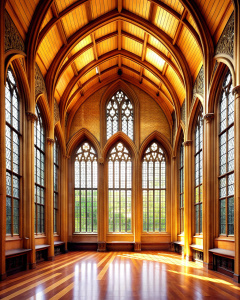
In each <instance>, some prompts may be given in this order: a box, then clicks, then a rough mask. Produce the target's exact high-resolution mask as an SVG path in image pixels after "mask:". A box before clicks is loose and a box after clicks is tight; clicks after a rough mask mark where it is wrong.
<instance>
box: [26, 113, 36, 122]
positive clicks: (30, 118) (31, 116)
mask: <svg viewBox="0 0 240 300" xmlns="http://www.w3.org/2000/svg"><path fill="white" fill-rule="evenodd" d="M26 115H27V120H28V121H31V122H32V123H34V122H35V121H37V120H38V117H37V116H36V115H35V114H34V113H32V112H30V111H27V112H26Z"/></svg>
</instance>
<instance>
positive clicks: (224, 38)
mask: <svg viewBox="0 0 240 300" xmlns="http://www.w3.org/2000/svg"><path fill="white" fill-rule="evenodd" d="M233 52H234V13H232V15H231V17H230V18H229V20H228V22H227V25H226V26H225V28H224V30H223V32H222V35H221V37H220V39H219V41H218V43H217V47H216V50H215V55H216V54H222V53H224V54H228V55H230V56H231V57H232V58H233Z"/></svg>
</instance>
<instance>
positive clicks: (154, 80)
mask: <svg viewBox="0 0 240 300" xmlns="http://www.w3.org/2000/svg"><path fill="white" fill-rule="evenodd" d="M143 75H144V76H146V77H147V78H149V79H150V80H151V81H152V82H154V83H155V84H156V85H157V86H158V85H159V83H160V80H159V79H158V78H157V77H156V76H154V75H153V74H152V73H151V72H149V71H148V70H146V69H144V71H143Z"/></svg>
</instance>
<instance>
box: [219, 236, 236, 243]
mask: <svg viewBox="0 0 240 300" xmlns="http://www.w3.org/2000/svg"><path fill="white" fill-rule="evenodd" d="M215 241H228V242H235V238H234V237H233V236H219V237H217V238H215Z"/></svg>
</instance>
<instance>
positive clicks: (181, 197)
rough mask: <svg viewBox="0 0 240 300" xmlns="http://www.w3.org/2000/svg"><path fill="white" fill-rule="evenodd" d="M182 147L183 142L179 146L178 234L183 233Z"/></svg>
mask: <svg viewBox="0 0 240 300" xmlns="http://www.w3.org/2000/svg"><path fill="white" fill-rule="evenodd" d="M183 172H184V147H183V142H182V143H181V146H180V163H179V183H180V189H179V192H180V195H179V197H180V203H179V208H180V232H181V233H182V232H184V173H183Z"/></svg>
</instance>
